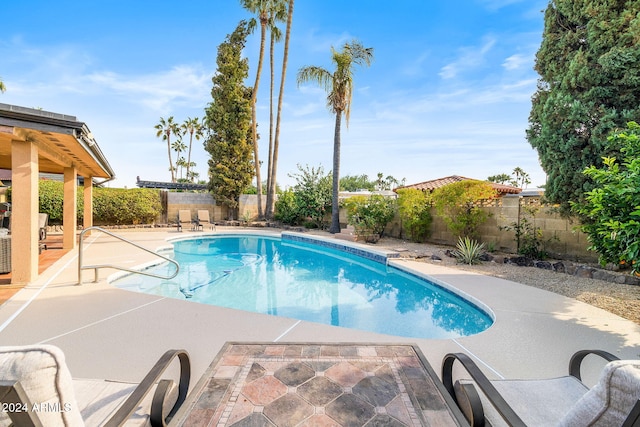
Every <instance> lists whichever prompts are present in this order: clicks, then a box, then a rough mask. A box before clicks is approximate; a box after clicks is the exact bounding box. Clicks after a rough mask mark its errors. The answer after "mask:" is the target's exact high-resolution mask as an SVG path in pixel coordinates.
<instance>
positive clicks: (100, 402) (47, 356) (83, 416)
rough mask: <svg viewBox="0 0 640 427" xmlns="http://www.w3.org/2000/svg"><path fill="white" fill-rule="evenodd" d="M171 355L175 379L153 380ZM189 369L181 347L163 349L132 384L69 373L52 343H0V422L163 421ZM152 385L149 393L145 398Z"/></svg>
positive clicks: (181, 394) (181, 396)
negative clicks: (80, 377)
mask: <svg viewBox="0 0 640 427" xmlns="http://www.w3.org/2000/svg"><path fill="white" fill-rule="evenodd" d="M176 357H177V358H178V360H179V362H180V380H179V384H178V385H177V386H176V385H175V384H174V382H173V381H171V380H166V379H163V380H160V381H159V382H158V380H159V379H160V376H161V375H162V374H163V373H164V371H165V370H166V369H167V367H169V366H170V364H171V362H172V361H173V360H174V359H175V358H176ZM190 375H191V367H190V362H189V356H188V354H187V352H186V351H184V350H169V351H167V352H166V353H165V354H164V355H163V356H162V357H161V358H160V359H159V360H158V362H157V363H156V364H155V365H154V366H153V368H152V369H151V370H150V371H149V373H148V374H147V375H146V376H145V377H144V379H143V380H142V381H141V382H140V384H131V383H123V382H114V381H106V380H84V379H83V380H77V379H72V378H71V374H70V373H69V370H68V368H67V366H66V364H65V360H64V354H63V353H62V351H61V350H60V349H59V348H58V347H55V346H52V345H27V346H15V347H0V402H1V404H2V409H3V410H2V411H1V412H0V425H3V426H4V425H11V422H13V425H16V426H46V427H49V426H52V427H56V426H83V425H92V426H93V425H96V426H97V425H100V426H120V425H123V424H124V423H125V422H127V425H148V424H149V423H150V424H151V425H152V426H164V425H165V423H166V422H169V421H170V420H171V418H172V417H173V416H174V415H175V414H176V412H177V411H178V409H179V408H180V406H181V405H182V403H184V401H185V398H186V395H187V391H188V389H189V379H190ZM153 388H155V393H154V395H153V398H152V399H150V396H149V398H146V399H145V397H147V394H148V393H149V391H151V390H152V389H153ZM167 409H169V410H167Z"/></svg>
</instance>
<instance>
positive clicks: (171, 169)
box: [167, 133, 176, 182]
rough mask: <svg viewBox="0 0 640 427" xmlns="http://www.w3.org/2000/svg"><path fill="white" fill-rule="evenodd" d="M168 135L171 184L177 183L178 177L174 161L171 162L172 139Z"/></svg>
mask: <svg viewBox="0 0 640 427" xmlns="http://www.w3.org/2000/svg"><path fill="white" fill-rule="evenodd" d="M169 135H170V134H169V133H167V153H168V154H169V170H170V171H171V182H176V176H175V174H174V172H173V160H171V137H170V136H169Z"/></svg>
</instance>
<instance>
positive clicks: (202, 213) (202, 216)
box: [198, 209, 216, 230]
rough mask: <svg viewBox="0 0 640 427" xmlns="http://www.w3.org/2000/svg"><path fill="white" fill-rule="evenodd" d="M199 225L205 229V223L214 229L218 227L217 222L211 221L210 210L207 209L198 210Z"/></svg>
mask: <svg viewBox="0 0 640 427" xmlns="http://www.w3.org/2000/svg"><path fill="white" fill-rule="evenodd" d="M198 225H199V226H200V227H202V229H203V230H204V226H205V225H207V226H209V228H211V229H212V230H215V229H216V224H215V223H214V222H211V218H210V217H209V211H208V210H206V209H199V210H198Z"/></svg>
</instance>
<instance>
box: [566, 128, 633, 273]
mask: <svg viewBox="0 0 640 427" xmlns="http://www.w3.org/2000/svg"><path fill="white" fill-rule="evenodd" d="M609 143H610V144H611V145H612V146H611V147H610V148H612V149H613V150H615V149H618V148H619V150H620V152H621V153H622V155H623V156H624V157H623V161H622V163H621V164H618V162H617V160H616V158H614V157H604V158H603V163H604V166H603V167H602V168H600V169H599V168H596V167H595V166H591V167H588V168H587V169H585V171H584V174H585V175H587V176H588V177H589V178H591V179H592V180H593V182H594V184H595V188H594V189H593V190H592V191H589V192H587V193H586V197H585V201H584V203H583V204H581V205H577V204H576V205H574V209H576V211H577V212H578V213H579V214H580V215H581V216H582V219H583V225H582V231H584V232H585V233H586V234H587V236H588V238H589V242H590V243H591V246H590V249H592V250H595V251H597V252H598V254H600V262H601V264H603V265H604V264H607V263H610V262H612V263H615V264H622V265H626V266H630V267H631V268H632V269H633V272H635V273H640V239H638V236H640V185H639V183H640V125H638V124H637V123H635V122H629V123H628V124H627V130H626V131H625V132H619V133H614V134H613V135H611V136H610V137H609Z"/></svg>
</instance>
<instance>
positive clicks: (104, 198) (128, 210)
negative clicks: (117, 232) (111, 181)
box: [93, 188, 162, 225]
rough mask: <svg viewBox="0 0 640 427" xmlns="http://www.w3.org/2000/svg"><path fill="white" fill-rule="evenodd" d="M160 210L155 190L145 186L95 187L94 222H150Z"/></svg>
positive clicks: (118, 223) (106, 223)
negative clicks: (130, 187) (128, 187)
mask: <svg viewBox="0 0 640 427" xmlns="http://www.w3.org/2000/svg"><path fill="white" fill-rule="evenodd" d="M161 212H162V205H161V203H160V195H159V192H158V191H157V190H151V189H147V188H132V189H126V188H95V189H94V190H93V215H94V221H93V222H94V224H96V225H99V224H104V225H121V224H152V223H154V222H155V220H156V218H157V217H158V215H160V213H161Z"/></svg>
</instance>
